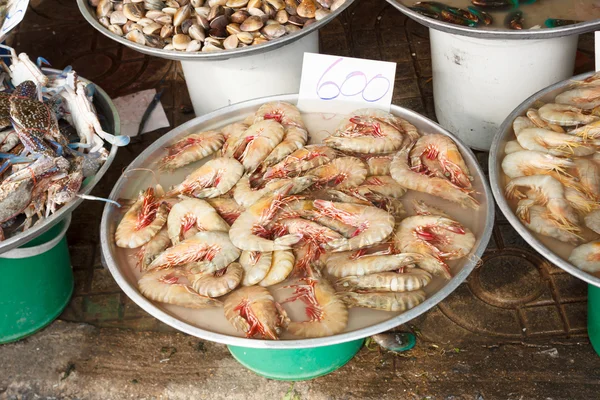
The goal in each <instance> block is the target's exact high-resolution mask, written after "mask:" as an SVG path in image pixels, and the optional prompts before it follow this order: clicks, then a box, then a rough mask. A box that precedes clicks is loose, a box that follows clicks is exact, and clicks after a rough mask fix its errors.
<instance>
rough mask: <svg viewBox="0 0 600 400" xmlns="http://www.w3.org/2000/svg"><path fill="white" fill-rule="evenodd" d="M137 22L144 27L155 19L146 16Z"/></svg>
mask: <svg viewBox="0 0 600 400" xmlns="http://www.w3.org/2000/svg"><path fill="white" fill-rule="evenodd" d="M137 23H138V24H140V25H141V26H142V27H144V26H146V25H150V24H153V23H154V21H153V20H151V19H150V18H146V17H144V18H142V19H140V20H139V21H138V22H137Z"/></svg>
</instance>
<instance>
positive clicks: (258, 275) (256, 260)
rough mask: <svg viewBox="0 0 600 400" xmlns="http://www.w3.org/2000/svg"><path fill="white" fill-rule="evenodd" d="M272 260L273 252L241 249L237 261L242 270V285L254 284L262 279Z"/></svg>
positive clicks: (267, 271)
mask: <svg viewBox="0 0 600 400" xmlns="http://www.w3.org/2000/svg"><path fill="white" fill-rule="evenodd" d="M272 261H273V252H263V253H261V252H259V251H242V254H241V255H240V260H239V263H240V265H241V267H242V268H243V270H244V279H243V280H242V285H243V286H252V285H256V284H257V283H258V282H260V281H262V280H263V279H264V278H265V277H266V276H267V274H268V273H269V270H270V269H271V264H272Z"/></svg>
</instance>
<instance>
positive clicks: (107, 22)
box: [98, 17, 110, 28]
mask: <svg viewBox="0 0 600 400" xmlns="http://www.w3.org/2000/svg"><path fill="white" fill-rule="evenodd" d="M98 22H100V24H102V26H104V27H105V28H108V27H109V26H110V19H109V18H108V17H100V18H98Z"/></svg>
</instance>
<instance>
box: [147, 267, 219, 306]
mask: <svg viewBox="0 0 600 400" xmlns="http://www.w3.org/2000/svg"><path fill="white" fill-rule="evenodd" d="M186 276H187V274H185V273H184V272H183V271H180V270H166V271H149V272H146V273H145V274H144V275H142V277H141V278H140V280H139V281H138V288H139V289H140V293H142V295H144V297H146V298H148V299H150V300H153V301H158V302H160V303H168V304H174V305H177V306H182V307H188V308H211V307H220V306H221V305H222V304H223V303H221V302H220V301H218V300H214V299H211V298H210V297H207V296H202V295H200V294H198V293H197V292H196V291H194V289H192V287H191V286H190V285H189V284H187V283H185V282H184V281H185V279H183V278H185V277H186Z"/></svg>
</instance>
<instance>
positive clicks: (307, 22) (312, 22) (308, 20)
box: [302, 18, 317, 28]
mask: <svg viewBox="0 0 600 400" xmlns="http://www.w3.org/2000/svg"><path fill="white" fill-rule="evenodd" d="M315 22H317V20H316V19H314V18H311V19H307V20H306V21H305V22H304V25H303V26H302V27H303V28H306V27H307V26H309V25H312V24H314V23H315Z"/></svg>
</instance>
